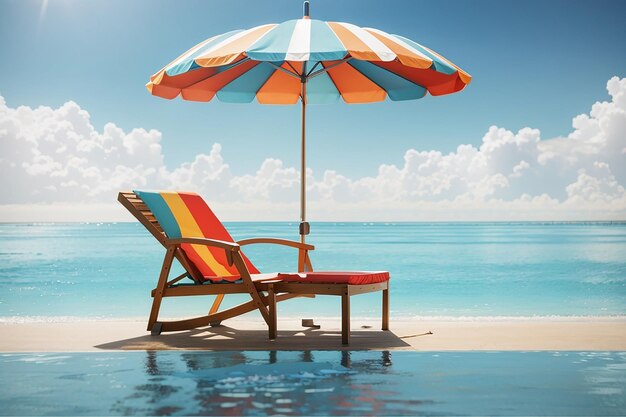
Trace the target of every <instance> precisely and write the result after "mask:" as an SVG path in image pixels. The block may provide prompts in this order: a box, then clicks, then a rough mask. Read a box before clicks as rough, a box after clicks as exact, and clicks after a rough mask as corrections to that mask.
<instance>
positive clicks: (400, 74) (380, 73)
mask: <svg viewBox="0 0 626 417" xmlns="http://www.w3.org/2000/svg"><path fill="white" fill-rule="evenodd" d="M470 81H471V76H470V75H469V74H468V73H466V72H465V71H463V70H462V69H460V68H459V67H457V66H456V65H454V64H453V63H452V62H450V61H449V60H447V59H446V58H444V57H442V56H441V55H439V54H438V53H436V52H434V51H433V50H431V49H429V48H427V47H425V46H423V45H420V44H419V43H417V42H415V41H412V40H410V39H407V38H405V37H402V36H399V35H391V34H389V33H386V32H383V31H381V30H378V29H372V28H361V27H358V26H355V25H353V24H350V23H344V22H325V21H321V20H315V19H311V18H310V17H309V4H308V2H305V3H304V17H303V18H302V19H295V20H289V21H287V22H284V23H279V24H267V25H262V26H257V27H254V28H251V29H247V30H234V31H232V32H228V33H225V34H222V35H217V36H213V37H211V38H209V39H207V40H205V41H203V42H201V43H199V44H198V45H196V46H194V47H193V48H191V49H189V50H188V51H187V52H185V53H184V54H182V55H181V56H179V57H178V58H176V59H175V60H174V61H172V62H170V63H169V64H168V65H166V66H165V67H164V68H162V69H161V70H160V71H158V72H157V73H156V74H154V75H153V76H152V77H151V78H150V81H149V82H148V84H147V85H146V87H147V88H148V91H150V93H152V94H153V95H155V96H159V97H163V98H167V99H173V98H176V97H178V96H181V97H182V98H183V99H184V100H191V101H210V100H211V99H213V97H216V96H217V98H218V100H220V101H224V102H231V103H250V102H252V101H253V100H254V99H255V98H256V100H257V101H258V102H259V103H261V104H295V103H297V102H298V101H300V102H301V103H302V132H301V135H302V137H301V142H302V155H301V163H302V167H301V184H300V186H301V198H300V201H301V211H300V218H301V223H300V235H301V241H302V242H304V236H305V235H306V234H308V231H309V225H308V223H307V222H306V199H305V189H306V183H305V179H306V177H305V167H306V166H305V162H306V161H305V155H306V153H305V149H306V148H305V144H306V129H305V126H306V125H305V121H306V105H307V104H308V103H315V104H317V103H332V102H336V101H338V100H339V98H341V99H343V101H344V102H346V103H371V102H377V101H383V100H385V99H386V98H387V97H388V98H389V99H390V100H393V101H400V100H414V99H419V98H422V97H424V96H425V95H426V93H430V94H431V95H433V96H439V95H444V94H450V93H454V92H457V91H460V90H462V89H463V88H465V86H466V85H467V84H469V82H470Z"/></svg>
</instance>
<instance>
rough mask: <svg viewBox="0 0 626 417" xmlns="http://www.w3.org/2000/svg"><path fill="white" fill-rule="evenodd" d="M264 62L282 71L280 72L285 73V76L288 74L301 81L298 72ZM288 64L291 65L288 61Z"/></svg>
mask: <svg viewBox="0 0 626 417" xmlns="http://www.w3.org/2000/svg"><path fill="white" fill-rule="evenodd" d="M263 62H266V63H268V64H270V65H271V66H273V67H274V68H276V69H277V70H280V71H282V72H284V73H285V74H288V75H290V76H292V77H294V78H297V79H298V80H299V79H301V77H300V74H298V73H297V72H291V71H289V70H288V69H286V68H283V67H281V66H280V65H276V64H274V63H273V62H270V61H263ZM287 64H289V61H287ZM289 66H291V64H289ZM292 68H293V67H292Z"/></svg>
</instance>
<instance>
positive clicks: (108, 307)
mask: <svg viewBox="0 0 626 417" xmlns="http://www.w3.org/2000/svg"><path fill="white" fill-rule="evenodd" d="M227 227H228V228H229V230H230V231H231V233H232V234H233V236H234V237H235V239H242V238H246V237H255V236H273V237H283V238H291V239H294V238H297V235H296V229H297V225H295V224H290V223H227ZM309 242H310V243H312V244H315V245H316V250H315V251H314V252H313V254H312V260H313V265H314V267H315V268H316V269H318V270H324V269H326V270H337V269H343V270H388V271H390V272H391V276H392V281H391V313H392V316H405V317H406V316H456V317H459V316H550V315H559V316H572V315H573V316H578V315H580V316H606V315H624V314H626V224H625V223H618V224H609V223H588V224H581V223H573V224H558V223H557V224H540V223H513V224H505V223H371V224H370V223H367V224H363V223H315V224H313V225H312V234H311V235H310V238H309ZM246 253H247V254H248V255H249V256H250V257H251V258H252V260H253V261H254V262H255V264H256V265H257V266H258V268H259V269H260V270H262V271H265V272H271V271H278V270H281V271H293V270H294V269H295V266H296V253H295V251H294V250H293V249H291V248H284V247H272V246H268V245H260V246H258V247H250V248H246ZM163 255H164V250H163V248H162V247H161V246H160V245H159V244H158V243H157V242H156V241H155V240H154V238H152V236H151V235H149V234H148V232H146V231H145V229H144V228H143V227H142V226H141V225H140V224H138V223H120V224H113V223H105V224H0V317H3V320H19V319H21V318H25V317H26V318H32V317H33V316H41V317H44V319H45V318H50V317H57V318H60V317H62V316H72V317H85V316H88V317H89V316H90V317H94V316H98V317H143V316H145V315H146V314H147V312H148V311H149V306H150V301H151V300H150V297H149V292H150V290H151V289H152V288H153V287H154V285H155V283H156V278H157V276H158V273H159V269H160V265H161V262H162V259H163ZM175 272H176V271H175ZM229 299H230V300H229ZM226 300H227V301H226V304H230V305H233V304H236V303H238V302H240V301H241V300H243V299H242V298H238V296H229V297H227V298H226ZM209 303H210V300H208V299H207V298H206V297H185V298H183V299H178V300H169V299H168V300H166V301H165V302H164V306H163V310H162V311H163V314H164V315H165V316H168V315H169V316H186V315H189V314H194V315H195V314H196V313H204V312H206V310H207V307H208V306H209V305H210V304H209ZM352 310H353V316H374V315H376V316H377V315H378V314H380V294H366V295H362V296H359V297H354V298H353V301H352ZM296 312H298V313H299V314H300V313H302V314H308V313H311V314H315V315H316V316H320V315H328V316H338V314H339V312H340V305H339V302H338V300H337V299H335V298H333V297H318V298H316V299H314V300H309V299H304V300H298V301H297V302H294V301H291V302H289V301H288V302H285V303H281V304H280V306H279V314H294V313H296ZM253 314H254V313H253Z"/></svg>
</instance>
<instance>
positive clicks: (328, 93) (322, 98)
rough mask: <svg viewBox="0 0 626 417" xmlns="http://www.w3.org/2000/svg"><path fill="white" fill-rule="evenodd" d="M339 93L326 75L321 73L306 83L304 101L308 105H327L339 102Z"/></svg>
mask: <svg viewBox="0 0 626 417" xmlns="http://www.w3.org/2000/svg"><path fill="white" fill-rule="evenodd" d="M340 96H341V95H340V94H339V91H337V87H335V83H333V81H332V80H331V79H330V76H329V75H328V73H326V72H323V73H321V74H319V75H317V76H315V77H313V78H311V79H309V81H307V83H306V101H307V103H310V104H328V103H335V102H337V101H338V100H339V97H340Z"/></svg>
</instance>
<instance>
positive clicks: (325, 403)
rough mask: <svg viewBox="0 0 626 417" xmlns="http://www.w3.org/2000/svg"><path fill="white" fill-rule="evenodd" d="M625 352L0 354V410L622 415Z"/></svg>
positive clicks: (48, 412) (32, 412) (3, 412)
mask: <svg viewBox="0 0 626 417" xmlns="http://www.w3.org/2000/svg"><path fill="white" fill-rule="evenodd" d="M624 387H626V352H619V353H615V352H614V353H608V352H567V353H563V352H561V353H559V352H480V353H479V352H465V353H454V352H441V353H436V352H434V353H433V352H431V353H426V352H386V351H383V352H373V351H365V352H349V351H343V352H332V351H330V352H329V351H324V352H320V351H304V352H276V351H269V352H263V351H257V352H116V353H110V352H103V353H68V354H66V353H54V354H53V353H41V354H30V353H28V354H3V355H0V415H198V414H200V415H276V414H281V415H374V416H384V415H455V414H456V415H458V414H461V415H467V414H471V415H553V416H585V415H594V416H610V415H624V414H626V395H625V392H624V389H625V388H624Z"/></svg>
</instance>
